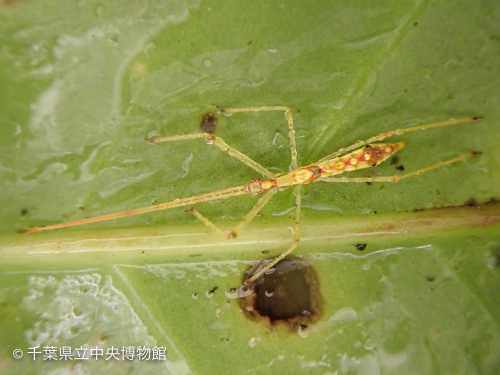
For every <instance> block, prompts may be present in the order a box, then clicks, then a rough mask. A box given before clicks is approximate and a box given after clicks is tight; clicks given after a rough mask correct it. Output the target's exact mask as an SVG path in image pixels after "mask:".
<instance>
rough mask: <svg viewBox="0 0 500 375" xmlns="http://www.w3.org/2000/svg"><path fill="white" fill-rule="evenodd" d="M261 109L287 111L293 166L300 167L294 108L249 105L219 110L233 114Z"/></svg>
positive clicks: (286, 117)
mask: <svg viewBox="0 0 500 375" xmlns="http://www.w3.org/2000/svg"><path fill="white" fill-rule="evenodd" d="M261 111H285V119H286V121H287V122H288V135H289V138H290V151H291V155H292V168H293V169H294V170H295V169H297V168H299V164H298V163H297V146H296V144H295V129H294V128H293V117H292V110H291V109H290V108H288V107H283V106H274V107H248V108H219V110H218V112H219V113H223V114H232V113H237V112H261Z"/></svg>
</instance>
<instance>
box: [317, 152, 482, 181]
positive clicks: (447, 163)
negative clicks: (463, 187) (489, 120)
mask: <svg viewBox="0 0 500 375" xmlns="http://www.w3.org/2000/svg"><path fill="white" fill-rule="evenodd" d="M474 155H477V152H470V153H468V154H466V155H462V156H459V157H458V158H454V159H450V160H446V161H443V162H441V163H437V164H434V165H431V166H429V167H426V168H422V169H419V170H418V171H415V172H410V173H406V174H403V175H400V176H380V177H353V178H351V177H321V178H320V179H318V181H325V182H397V181H399V180H401V179H403V178H408V177H413V176H417V175H419V174H421V173H424V172H427V171H430V170H432V169H436V168H440V167H444V166H445V165H450V164H453V163H456V162H458V161H460V160H464V159H467V158H470V157H473V156H474Z"/></svg>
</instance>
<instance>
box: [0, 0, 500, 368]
mask: <svg viewBox="0 0 500 375" xmlns="http://www.w3.org/2000/svg"><path fill="white" fill-rule="evenodd" d="M499 16H500V5H499V4H498V3H497V2H494V1H483V2H478V3H475V4H474V6H471V3H470V2H465V1H448V2H437V1H435V2H432V1H389V2H387V1H375V2H370V3H367V2H361V1H354V2H353V1H337V2H331V1H321V2H306V1H287V2H284V1H281V2H280V1H260V0H259V1H253V2H248V3H243V2H231V1H218V2H201V1H194V0H193V1H149V2H141V1H128V2H119V3H115V2H104V1H83V0H82V1H79V2H63V1H55V0H40V1H30V2H23V1H13V0H5V1H3V2H2V3H1V5H0V38H1V44H0V87H1V89H0V102H1V103H2V105H1V106H0V127H1V131H2V137H0V189H1V191H2V194H1V195H0V204H1V207H2V210H1V211H0V230H1V233H0V256H1V259H2V262H1V265H0V267H1V270H0V271H1V273H0V356H1V357H0V368H1V369H2V370H3V372H4V373H53V372H56V371H60V372H70V371H73V370H75V369H76V371H78V370H81V371H82V372H86V373H104V372H106V373H110V372H116V373H123V372H125V371H128V372H130V373H148V374H149V373H171V374H190V373H197V374H235V373H256V374H268V373H269V374H271V373H272V374H280V373H283V374H284V373H306V372H307V373H311V374H372V373H373V374H379V373H382V374H407V373H426V374H441V373H442V374H448V373H461V374H472V373H478V374H479V373H480V374H496V373H497V372H498V369H499V368H500V314H498V306H499V304H500V293H499V290H500V289H499V287H500V273H499V272H500V268H499V264H500V236H499V217H500V208H499V205H498V204H497V203H496V200H495V199H498V198H499V196H500V173H499V172H500V170H499V169H500V163H499V161H500V152H499V148H498V145H499V144H500V143H499V142H500V132H499V130H498V129H499V126H498V124H499V121H498V119H499V118H500V106H499V95H498V92H499V90H498V87H499V82H500V74H499V73H500V71H499V68H498V61H499V60H500V49H499V40H500V39H499V34H498V22H499V20H500V17H499ZM250 106H288V107H290V108H291V109H292V111H293V118H294V126H295V132H296V133H295V134H296V137H297V151H298V160H299V164H300V165H301V166H307V165H309V164H311V163H314V162H316V161H317V160H318V159H320V158H322V157H324V156H325V155H328V154H330V153H332V152H335V151H336V150H338V149H339V148H342V147H347V146H349V145H351V144H353V143H355V142H356V141H357V140H360V139H361V140H362V139H367V138H369V137H372V136H375V135H377V134H380V133H382V132H388V131H391V130H395V129H398V128H399V129H404V128H407V127H410V126H416V125H423V124H429V123H435V122H442V121H446V120H448V119H450V118H456V119H458V118H467V117H471V116H481V117H483V119H482V120H481V121H478V122H470V123H461V124H456V125H451V126H447V127H442V128H436V129H429V130H425V131H418V132H411V133H405V134H403V135H400V136H395V137H392V138H390V139H389V140H388V141H390V142H392V141H394V142H396V141H398V142H399V141H404V142H405V143H406V147H405V148H404V149H402V150H401V151H399V152H398V154H397V156H398V160H397V161H396V160H395V159H392V160H389V161H387V162H384V163H383V164H381V165H380V166H378V167H376V168H372V169H365V170H360V171H356V172H353V173H351V174H350V175H348V177H367V176H371V175H373V176H391V175H401V174H403V173H410V172H412V171H416V170H419V169H421V168H425V167H428V166H431V165H434V164H437V163H440V162H443V161H446V160H449V159H452V158H456V157H459V156H461V155H465V154H468V153H470V152H472V151H479V152H480V154H478V155H476V156H475V157H473V158H470V159H466V160H464V161H460V162H458V163H455V164H453V165H450V166H446V167H441V168H439V169H436V170H432V171H428V172H425V173H423V174H421V175H419V176H415V177H412V178H408V179H404V180H402V181H400V182H398V183H380V182H374V183H372V184H371V185H367V184H365V183H357V184H356V183H352V184H348V183H346V184H340V183H338V184H332V183H324V182H316V183H311V184H309V185H307V186H304V188H303V189H302V195H303V196H302V210H301V216H300V222H301V227H302V229H301V233H302V240H301V243H300V245H299V247H298V248H297V249H296V250H295V251H294V254H295V256H298V257H301V258H303V259H305V260H307V261H308V262H310V263H311V264H312V266H313V268H314V269H315V271H316V273H317V277H318V280H319V283H320V293H321V301H322V303H321V315H320V318H319V320H318V321H317V322H316V323H314V324H311V325H310V326H309V327H308V328H307V332H308V335H307V337H301V336H305V335H304V334H302V335H299V334H298V333H297V331H293V332H289V331H288V330H287V329H284V328H276V329H269V327H267V326H263V325H261V324H258V323H257V322H256V321H253V320H251V319H248V318H247V316H246V315H245V313H244V312H243V311H242V310H241V308H240V305H239V303H238V300H235V299H230V298H229V297H228V296H229V294H226V291H227V290H229V289H230V288H236V287H238V286H239V285H241V282H242V280H243V278H244V272H245V271H246V270H247V269H248V268H249V267H250V265H251V264H254V263H255V262H258V261H261V260H263V259H267V258H270V257H273V256H276V255H279V254H280V253H281V252H283V251H284V250H286V249H287V248H288V247H289V246H290V244H291V238H292V231H293V229H292V228H293V224H294V216H295V197H294V196H293V192H292V191H291V189H288V190H285V191H283V192H279V193H278V194H277V195H276V196H275V197H273V199H272V200H271V201H270V203H269V204H268V205H267V206H266V207H265V208H264V209H263V210H262V212H261V214H260V215H259V217H257V218H256V219H254V220H253V221H252V222H251V223H250V224H249V226H248V228H246V229H245V231H243V232H242V233H241V235H240V236H238V238H236V239H234V240H231V241H226V240H223V239H221V238H219V237H218V236H217V235H215V234H213V233H211V232H210V231H209V229H208V228H207V227H205V226H204V225H203V224H201V223H200V222H199V221H197V219H196V218H195V217H194V216H193V215H191V214H189V213H185V212H184V211H185V208H175V209H171V210H166V211H159V212H153V213H149V214H143V215H136V216H131V217H126V218H121V219H117V220H109V221H103V222H98V223H94V224H87V225H82V226H78V227H74V228H65V229H57V230H53V231H47V232H39V233H33V234H29V235H22V234H20V233H18V231H19V230H20V229H21V228H23V227H40V226H46V225H54V224H59V223H62V222H69V221H74V220H80V219H85V218H90V217H94V216H99V215H106V214H110V213H114V212H121V211H126V210H131V209H135V208H141V207H148V206H151V205H153V204H158V203H163V202H169V201H172V200H174V199H177V198H184V197H189V196H193V195H200V194H204V193H209V192H211V191H217V190H221V189H227V188H230V187H233V186H240V185H243V184H245V183H247V182H249V181H251V180H253V179H256V178H261V177H262V176H261V175H259V174H258V173H257V172H255V171H254V170H252V169H251V168H248V167H247V166H245V165H243V164H242V163H241V162H239V161H238V160H236V159H235V158H231V157H230V156H229V155H228V154H227V153H224V152H221V151H220V150H219V149H217V148H216V147H213V146H211V145H207V144H206V143H205V142H203V140H202V139H192V140H186V141H182V142H169V143H162V144H156V145H151V144H148V142H146V141H145V139H147V138H148V137H151V136H155V135H160V136H174V135H183V134H191V133H197V132H199V126H200V121H201V119H202V116H203V114H204V113H206V112H208V111H211V112H215V111H216V110H217V107H221V108H241V107H250ZM215 134H216V136H218V137H221V138H222V139H224V141H225V142H227V143H228V144H229V145H231V146H233V147H234V148H236V149H237V150H239V151H241V152H242V153H244V154H245V155H247V156H249V157H250V158H252V159H254V160H256V161H257V162H259V163H260V164H262V165H263V166H264V167H266V168H269V169H270V170H271V171H273V172H276V173H280V172H288V171H289V170H290V163H291V161H290V160H291V159H290V144H289V138H288V129H287V123H286V121H285V119H284V114H283V113H282V112H257V113H238V114H234V115H232V116H222V115H219V116H218V124H217V130H216V133H215ZM401 166H402V167H403V168H404V172H402V171H401ZM256 200H257V198H256V197H253V196H238V197H236V196H235V197H231V198H228V199H227V200H224V201H215V202H209V203H204V204H200V205H197V206H196V209H197V210H199V211H200V213H202V214H203V215H204V216H206V217H208V218H210V220H212V221H213V222H214V223H215V224H216V225H218V226H220V227H221V228H222V229H224V230H227V231H229V230H231V229H232V228H233V227H234V226H235V225H236V224H237V223H239V222H240V220H241V219H242V218H243V217H244V216H245V214H246V213H247V212H248V211H249V210H250V209H251V207H252V206H253V205H254V204H255V202H256ZM358 244H367V246H366V248H365V249H364V250H362V251H361V250H358V249H357V248H356V245H358ZM211 291H212V293H210V292H211ZM37 345H39V346H40V347H41V348H40V351H42V354H39V355H38V356H37V358H36V359H35V360H33V355H32V354H28V352H29V348H30V347H35V346H37ZM46 346H54V347H56V348H57V353H58V354H59V349H60V348H62V347H63V346H66V347H71V348H72V350H73V352H72V353H73V354H74V356H75V357H76V354H77V353H76V351H75V349H76V348H80V347H86V348H88V349H90V348H94V349H95V348H96V347H97V348H103V351H104V353H105V352H106V350H107V349H109V348H111V347H114V348H119V349H120V350H121V349H122V346H123V347H127V346H135V347H138V346H147V347H150V348H152V347H154V346H163V347H165V348H166V360H165V361H161V360H160V361H158V360H152V359H150V360H143V361H139V360H134V361H130V360H127V359H122V357H121V355H122V354H121V352H120V359H112V360H110V361H111V362H110V361H106V359H105V358H106V357H107V355H104V356H103V357H99V356H98V359H96V360H87V361H78V360H73V361H62V360H58V361H49V360H44V359H43V350H42V349H43V347H46ZM15 349H21V350H22V351H23V352H24V356H23V358H22V359H15V358H14V357H13V352H14V350H15Z"/></svg>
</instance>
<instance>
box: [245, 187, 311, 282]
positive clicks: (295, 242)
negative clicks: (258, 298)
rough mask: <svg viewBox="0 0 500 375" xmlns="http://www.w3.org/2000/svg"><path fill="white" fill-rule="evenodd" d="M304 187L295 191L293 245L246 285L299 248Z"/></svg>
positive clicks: (249, 279) (252, 277) (296, 188)
mask: <svg viewBox="0 0 500 375" xmlns="http://www.w3.org/2000/svg"><path fill="white" fill-rule="evenodd" d="M301 191H302V185H296V186H295V189H294V193H295V205H296V213H295V228H294V232H293V242H292V245H291V246H290V247H289V248H288V249H287V250H286V251H285V252H283V253H281V255H279V256H278V257H276V258H275V259H274V260H273V261H272V262H270V263H269V264H268V265H266V266H265V267H264V268H262V269H261V270H259V271H258V272H256V273H255V274H254V275H252V276H251V277H250V278H248V279H247V280H245V284H247V285H251V284H252V283H253V282H254V281H255V280H257V279H258V278H259V277H260V276H262V275H263V274H264V273H265V272H266V271H267V270H269V269H270V268H272V267H274V266H275V265H276V264H277V263H278V262H279V261H281V260H283V259H284V258H285V257H286V256H287V255H289V254H290V253H291V252H292V251H293V250H294V249H295V248H296V247H297V246H299V242H300V209H301V207H302V194H301Z"/></svg>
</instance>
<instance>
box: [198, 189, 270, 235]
mask: <svg viewBox="0 0 500 375" xmlns="http://www.w3.org/2000/svg"><path fill="white" fill-rule="evenodd" d="M276 192H277V190H276V189H271V190H268V191H267V192H266V194H264V195H263V196H262V197H261V198H260V199H259V200H258V202H257V203H256V204H255V206H253V208H252V209H251V210H250V211H249V212H248V214H246V216H245V217H244V218H243V220H241V221H240V222H239V223H238V225H236V226H235V227H234V229H233V230H232V231H231V232H230V233H229V234H228V235H226V234H225V233H224V232H223V231H222V230H220V229H219V228H218V227H217V226H216V225H215V224H214V223H212V222H211V221H210V220H208V219H207V218H206V217H205V216H203V215H202V214H200V213H199V212H198V211H196V210H195V209H194V208H193V207H191V208H190V209H189V210H188V211H189V212H191V213H192V214H193V215H194V216H196V217H197V218H198V220H200V221H201V222H202V223H203V224H205V225H206V226H207V227H209V228H211V229H212V230H213V231H214V232H215V233H217V234H218V235H220V236H222V237H223V238H225V239H231V238H236V237H237V236H238V234H239V233H240V232H241V230H242V229H243V228H244V227H246V226H247V225H248V224H249V223H250V221H252V219H253V218H254V217H255V216H256V215H257V214H258V213H259V212H260V211H261V210H262V209H263V208H264V206H265V205H266V204H267V202H269V200H270V199H271V198H272V197H273V195H274V194H276Z"/></svg>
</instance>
